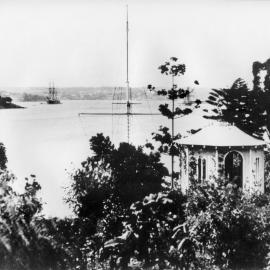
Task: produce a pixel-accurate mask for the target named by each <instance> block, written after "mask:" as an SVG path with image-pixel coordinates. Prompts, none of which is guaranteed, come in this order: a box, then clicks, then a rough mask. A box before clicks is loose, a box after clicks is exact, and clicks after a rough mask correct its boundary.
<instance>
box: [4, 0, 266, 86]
mask: <svg viewBox="0 0 270 270" xmlns="http://www.w3.org/2000/svg"><path fill="white" fill-rule="evenodd" d="M127 4H128V6H129V28H130V31H129V45H130V46H129V60H130V61H129V62H130V65H129V77H130V84H131V86H133V87H135V86H146V85H148V84H154V85H159V86H166V85H168V84H169V83H170V79H169V78H166V77H164V76H162V75H161V74H160V73H159V71H158V69H157V67H158V66H159V65H161V64H162V63H164V62H165V61H166V60H168V59H169V58H170V57H171V56H175V57H177V58H179V60H180V61H181V62H182V63H185V64H186V68H187V72H186V74H185V76H184V77H183V78H179V79H178V81H177V83H178V84H181V83H182V84H183V85H191V84H192V82H193V81H194V80H198V81H199V82H200V86H201V87H211V88H214V87H215V88H218V87H227V86H230V85H231V84H232V83H233V81H234V80H235V79H237V78H238V77H241V78H243V79H245V80H246V81H247V82H248V83H249V85H251V82H252V63H253V62H254V61H262V62H264V61H266V60H267V59H268V58H270V27H269V12H270V1H267V0H256V1H255V0H254V1H252V0H234V1H233V0H215V1H214V0H197V1H196V0H189V1H184V0H182V1H181V0H178V1H174V0H155V1H154V0H148V1H142V0H129V1H128V0H107V1H105V0H93V1H91V0H0V89H1V90H4V87H35V86H48V85H49V82H50V81H54V83H55V85H56V86H58V87H72V86H112V87H115V86H123V85H125V81H126V32H125V31H126V28H125V27H126V25H125V23H126V22H125V21H126V5H127Z"/></svg>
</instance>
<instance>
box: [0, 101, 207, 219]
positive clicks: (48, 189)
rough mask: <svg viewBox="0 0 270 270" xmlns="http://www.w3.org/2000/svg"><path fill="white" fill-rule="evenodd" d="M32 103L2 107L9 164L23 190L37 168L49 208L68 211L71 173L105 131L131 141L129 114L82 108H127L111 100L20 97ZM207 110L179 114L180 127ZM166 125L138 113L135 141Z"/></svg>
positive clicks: (146, 108)
mask: <svg viewBox="0 0 270 270" xmlns="http://www.w3.org/2000/svg"><path fill="white" fill-rule="evenodd" d="M159 103H160V101H155V102H147V101H143V102H142V103H141V104H137V105H134V107H133V112H146V113H149V114H150V113H153V112H157V111H158V110H157V108H158V104H159ZM18 104H19V105H22V106H24V107H26V109H8V110H0V123H1V128H0V142H3V143H4V145H5V146H6V149H7V157H8V169H9V170H10V171H11V172H12V173H14V174H15V176H16V177H17V180H16V182H15V184H14V185H15V187H16V189H18V190H21V189H22V188H23V186H24V183H25V180H24V178H25V177H28V176H29V175H30V174H35V175H36V177H37V180H38V182H39V183H40V184H41V186H42V190H41V192H40V196H41V198H42V201H43V202H44V214H46V215H49V216H61V217H63V216H67V215H70V214H71V211H70V209H69V208H68V206H67V205H66V204H65V203H64V201H63V198H64V196H65V187H67V186H68V185H69V183H70V173H71V172H72V171H73V170H74V169H76V168H78V167H79V166H80V163H81V162H82V161H83V160H85V158H86V157H87V156H89V155H90V150H89V139H90V138H91V136H94V135H95V134H96V133H100V132H102V133H103V134H104V135H107V136H110V137H111V140H112V141H113V142H114V143H115V144H118V143H119V142H121V141H127V119H126V117H124V116H81V117H79V116H78V114H79V113H81V112H108V113H111V112H124V111H125V106H124V105H114V106H112V102H111V101H105V100H102V101H100V100H98V101H95V100H80V101H63V104H60V105H47V104H45V103H40V102H23V103H18ZM204 124H205V120H203V119H202V117H201V110H200V111H198V112H195V113H193V114H192V115H190V116H187V117H183V118H180V119H178V120H176V130H177V131H179V132H180V131H183V130H188V129H190V128H196V127H199V126H203V125H204ZM160 125H166V126H170V122H169V121H168V120H167V119H166V118H164V117H163V116H151V115H149V116H133V117H131V124H130V134H131V135H130V141H131V143H132V144H134V145H142V144H144V143H145V142H146V140H149V141H151V137H152V136H151V133H152V132H154V131H157V130H158V127H159V126H160Z"/></svg>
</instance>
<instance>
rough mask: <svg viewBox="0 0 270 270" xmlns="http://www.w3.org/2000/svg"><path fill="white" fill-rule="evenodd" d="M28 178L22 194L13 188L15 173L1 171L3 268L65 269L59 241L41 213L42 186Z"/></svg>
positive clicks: (0, 230) (0, 234)
mask: <svg viewBox="0 0 270 270" xmlns="http://www.w3.org/2000/svg"><path fill="white" fill-rule="evenodd" d="M31 178H32V179H31V180H30V179H27V182H26V184H25V190H24V192H23V193H20V194H19V193H17V192H15V191H14V190H13V188H12V182H13V180H14V176H13V175H11V174H9V173H8V172H7V171H2V172H1V174H0V216H1V218H0V257H1V260H0V268H1V269H3V270H9V269H14V270H17V269H18V270H19V269H22V270H23V269H25V270H34V269H37V270H39V269H62V268H63V267H66V266H67V265H66V263H65V261H64V258H65V257H63V256H59V255H60V251H61V252H62V253H63V250H61V249H59V248H58V244H57V243H56V242H55V241H54V239H53V238H51V237H50V235H49V233H48V230H47V228H46V226H45V224H44V218H43V217H42V216H41V215H40V211H41V209H42V205H41V202H40V201H39V199H38V198H37V192H38V191H39V190H40V185H39V184H38V183H37V181H36V179H35V177H34V176H31Z"/></svg>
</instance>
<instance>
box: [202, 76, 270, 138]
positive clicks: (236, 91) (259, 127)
mask: <svg viewBox="0 0 270 270" xmlns="http://www.w3.org/2000/svg"><path fill="white" fill-rule="evenodd" d="M208 103H209V104H211V105H213V106H214V108H213V109H212V110H211V114H212V115H206V116H205V117H206V118H210V119H217V120H222V121H226V122H229V123H234V124H235V125H236V126H237V127H239V128H240V129H241V130H243V131H245V132H246V133H248V134H250V135H253V136H256V137H259V138H260V137H262V135H263V133H264V132H265V128H268V129H269V128H270V119H269V115H270V114H269V113H268V111H269V106H270V92H262V91H250V89H248V87H247V84H246V83H245V82H244V81H243V80H242V79H240V78H239V79H237V80H236V81H235V82H234V83H233V85H232V86H231V88H227V89H213V91H212V92H211V93H210V96H209V98H208ZM205 111H206V112H209V110H205Z"/></svg>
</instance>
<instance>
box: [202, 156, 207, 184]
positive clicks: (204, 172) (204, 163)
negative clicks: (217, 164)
mask: <svg viewBox="0 0 270 270" xmlns="http://www.w3.org/2000/svg"><path fill="white" fill-rule="evenodd" d="M202 179H203V182H204V181H205V179H206V159H205V158H204V159H203V162H202Z"/></svg>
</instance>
